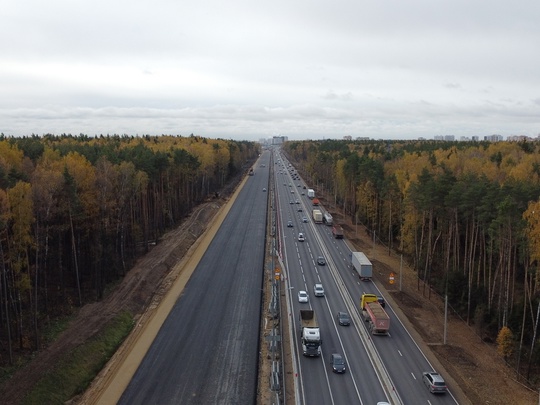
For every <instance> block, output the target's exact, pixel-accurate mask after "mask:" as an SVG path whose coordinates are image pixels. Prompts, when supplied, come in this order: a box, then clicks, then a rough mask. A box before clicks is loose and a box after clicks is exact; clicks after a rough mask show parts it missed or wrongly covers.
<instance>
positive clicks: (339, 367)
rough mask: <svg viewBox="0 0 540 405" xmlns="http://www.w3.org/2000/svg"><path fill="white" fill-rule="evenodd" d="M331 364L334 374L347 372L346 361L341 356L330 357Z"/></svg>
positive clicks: (336, 354)
mask: <svg viewBox="0 0 540 405" xmlns="http://www.w3.org/2000/svg"><path fill="white" fill-rule="evenodd" d="M330 363H332V371H333V372H334V373H344V372H345V369H346V367H345V359H344V358H343V356H342V355H341V354H338V353H333V354H332V356H330Z"/></svg>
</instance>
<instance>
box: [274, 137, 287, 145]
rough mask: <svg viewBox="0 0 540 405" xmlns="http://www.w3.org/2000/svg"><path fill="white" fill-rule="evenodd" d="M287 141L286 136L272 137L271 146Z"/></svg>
mask: <svg viewBox="0 0 540 405" xmlns="http://www.w3.org/2000/svg"><path fill="white" fill-rule="evenodd" d="M288 140H289V138H288V137H286V136H274V137H272V145H281V144H282V143H284V142H287V141H288Z"/></svg>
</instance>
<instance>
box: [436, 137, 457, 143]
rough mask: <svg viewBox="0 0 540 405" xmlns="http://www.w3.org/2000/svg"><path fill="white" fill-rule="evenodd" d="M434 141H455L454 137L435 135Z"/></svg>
mask: <svg viewBox="0 0 540 405" xmlns="http://www.w3.org/2000/svg"><path fill="white" fill-rule="evenodd" d="M433 139H435V140H436V141H447V142H453V141H455V137H454V135H435V136H434V137H433Z"/></svg>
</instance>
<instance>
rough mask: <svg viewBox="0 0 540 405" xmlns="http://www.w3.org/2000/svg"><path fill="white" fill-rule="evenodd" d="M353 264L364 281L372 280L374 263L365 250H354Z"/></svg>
mask: <svg viewBox="0 0 540 405" xmlns="http://www.w3.org/2000/svg"><path fill="white" fill-rule="evenodd" d="M352 265H353V267H354V269H355V270H356V272H357V273H358V275H359V276H360V280H362V281H370V280H371V277H372V275H373V265H372V264H371V262H370V261H369V259H368V258H367V256H366V255H365V254H364V253H363V252H352Z"/></svg>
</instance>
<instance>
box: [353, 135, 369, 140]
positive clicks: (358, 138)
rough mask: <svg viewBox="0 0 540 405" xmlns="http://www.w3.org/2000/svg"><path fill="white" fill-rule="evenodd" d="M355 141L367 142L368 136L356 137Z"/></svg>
mask: <svg viewBox="0 0 540 405" xmlns="http://www.w3.org/2000/svg"><path fill="white" fill-rule="evenodd" d="M356 140H357V141H369V136H358V137H357V138H356Z"/></svg>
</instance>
